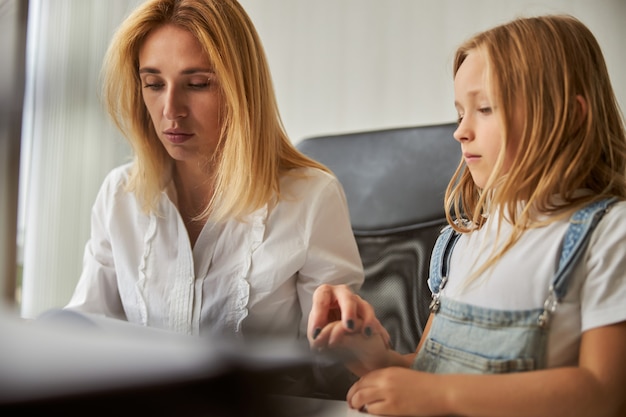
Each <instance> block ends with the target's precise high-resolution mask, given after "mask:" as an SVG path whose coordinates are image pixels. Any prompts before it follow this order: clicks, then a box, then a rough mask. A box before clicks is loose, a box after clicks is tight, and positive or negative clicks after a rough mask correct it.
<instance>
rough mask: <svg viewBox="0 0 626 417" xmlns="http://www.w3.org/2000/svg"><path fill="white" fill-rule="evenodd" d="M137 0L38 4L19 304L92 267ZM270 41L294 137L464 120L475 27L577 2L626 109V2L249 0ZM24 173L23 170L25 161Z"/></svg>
mask: <svg viewBox="0 0 626 417" xmlns="http://www.w3.org/2000/svg"><path fill="white" fill-rule="evenodd" d="M139 1H140V0H115V1H111V0H108V1H106V2H103V1H102V0H31V3H32V4H38V5H39V6H40V8H41V9H40V14H39V15H37V16H34V17H33V16H31V17H33V18H34V19H35V20H34V23H35V25H36V27H37V30H36V31H35V32H34V35H33V36H32V37H31V41H33V43H34V45H35V48H34V51H32V54H31V62H34V66H33V68H34V70H33V74H31V78H30V81H31V87H30V88H31V90H29V92H28V95H27V100H28V101H29V104H28V105H29V107H28V109H27V110H28V111H29V112H30V113H29V116H28V117H27V121H26V123H25V126H24V131H25V132H26V134H25V140H26V143H25V145H27V146H26V148H28V149H29V154H28V155H27V156H26V158H25V159H26V160H24V159H23V160H22V162H23V165H22V166H23V167H26V168H25V169H24V170H25V171H26V172H23V177H27V178H28V181H25V182H27V184H28V189H27V190H26V197H24V201H25V203H24V204H23V205H22V207H23V210H22V212H23V213H24V216H25V221H24V227H25V230H24V232H25V240H24V288H23V304H22V315H23V316H25V317H34V316H36V315H38V314H39V313H40V312H42V311H44V310H47V309H49V308H52V307H59V306H62V305H64V304H65V303H66V302H67V301H68V299H69V297H70V295H71V292H72V289H73V287H74V285H75V283H76V280H77V279H78V275H79V273H80V269H81V259H82V247H83V245H84V243H85V241H86V239H87V236H88V233H89V215H90V206H91V204H92V203H93V199H94V197H95V194H96V192H97V188H98V186H99V183H100V181H101V179H102V177H103V175H104V173H105V172H106V171H107V170H108V169H110V168H111V167H112V166H113V165H116V164H119V163H122V162H124V161H125V158H126V157H127V156H128V155H127V152H125V149H124V147H123V146H121V145H120V140H119V138H118V137H116V133H115V131H114V130H112V129H111V127H110V125H109V124H108V121H107V119H106V116H105V115H104V113H103V112H102V110H101V109H100V107H99V102H98V99H97V96H96V94H97V85H96V84H97V75H98V74H97V72H98V70H99V65H100V61H101V56H102V53H103V52H104V48H105V47H106V44H107V43H108V38H109V37H110V35H111V33H112V30H113V28H114V27H115V26H117V24H118V23H119V22H120V21H121V19H122V18H123V16H124V15H125V13H126V12H127V11H128V9H129V7H131V5H132V4H136V3H138V2H139ZM241 2H242V4H243V5H244V7H245V8H246V9H247V10H248V12H249V14H250V15H251V17H252V19H253V20H254V22H255V24H256V26H257V29H258V31H259V33H260V35H261V38H262V39H263V41H264V45H265V47H266V52H267V55H268V57H269V61H270V66H271V69H272V73H273V78H274V83H275V88H276V92H277V95H278V102H279V106H280V110H281V113H282V116H283V121H284V123H285V126H286V128H287V131H288V133H289V134H290V135H291V137H292V139H293V140H294V141H299V140H301V139H302V138H305V137H308V136H313V135H320V134H327V133H339V132H349V131H359V130H370V129H380V128H387V127H398V126H408V125H422V124H431V123H439V122H448V121H452V120H455V119H456V114H455V111H454V107H453V105H452V103H453V96H452V76H451V58H452V54H453V52H454V50H455V48H456V46H457V45H458V44H459V43H460V42H461V41H462V40H464V39H465V38H466V37H468V36H469V35H471V34H473V33H474V32H477V31H480V30H483V29H486V28H488V27H490V26H493V25H496V24H499V23H503V22H504V21H507V20H510V19H511V18H513V17H515V16H518V15H530V14H538V13H545V12H554V13H556V12H566V13H570V14H573V15H575V16H577V17H579V18H580V19H581V20H583V21H584V22H585V23H586V24H587V25H588V26H589V27H590V28H591V30H592V31H594V32H595V33H596V35H597V37H598V40H599V42H600V44H601V45H602V47H603V48H604V52H605V55H606V59H607V62H608V65H609V71H610V73H611V75H612V77H613V84H614V87H615V89H616V92H617V95H618V99H619V101H620V102H621V104H622V107H623V108H625V109H626V76H625V75H624V72H623V71H622V68H625V67H626V56H625V54H624V53H623V49H622V47H623V45H622V44H623V43H624V40H625V39H626V25H624V22H626V1H625V0H543V1H538V0H535V1H530V0H472V1H469V0H467V1H466V0H430V1H426V0H241ZM24 170H23V171H24Z"/></svg>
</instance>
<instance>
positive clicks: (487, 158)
mask: <svg viewBox="0 0 626 417" xmlns="http://www.w3.org/2000/svg"><path fill="white" fill-rule="evenodd" d="M486 71H487V63H486V61H485V58H484V56H483V55H482V54H480V53H478V52H477V51H471V52H470V53H469V54H468V56H467V57H466V58H465V61H463V63H462V64H461V66H460V67H459V70H458V71H457V73H456V76H455V78H454V96H455V101H454V105H455V107H456V110H457V112H458V115H459V126H458V128H457V129H456V131H455V132H454V138H455V139H456V140H457V141H458V142H459V143H460V144H461V150H462V152H463V157H464V158H465V163H466V164H467V167H468V169H469V171H470V173H471V175H472V179H473V180H474V183H476V185H477V186H478V187H480V188H484V187H485V185H486V184H487V181H488V179H489V176H490V175H491V173H492V171H493V169H494V167H495V165H496V162H497V160H498V155H499V153H500V148H501V147H502V134H501V132H502V130H501V122H500V117H499V116H498V114H497V113H498V111H499V109H497V108H496V107H494V103H491V101H490V98H489V95H488V85H487V72H486ZM514 148H515V146H514V144H513V143H512V144H511V146H509V147H508V149H507V151H506V154H505V159H504V166H503V167H502V168H503V169H502V173H503V174H505V173H507V172H508V171H509V168H510V167H511V163H512V161H513V157H514Z"/></svg>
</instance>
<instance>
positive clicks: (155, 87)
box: [143, 83, 163, 90]
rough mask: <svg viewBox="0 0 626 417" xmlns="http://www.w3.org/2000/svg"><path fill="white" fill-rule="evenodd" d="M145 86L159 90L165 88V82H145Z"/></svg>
mask: <svg viewBox="0 0 626 417" xmlns="http://www.w3.org/2000/svg"><path fill="white" fill-rule="evenodd" d="M143 88H148V89H150V90H159V89H161V88H163V83H144V85H143Z"/></svg>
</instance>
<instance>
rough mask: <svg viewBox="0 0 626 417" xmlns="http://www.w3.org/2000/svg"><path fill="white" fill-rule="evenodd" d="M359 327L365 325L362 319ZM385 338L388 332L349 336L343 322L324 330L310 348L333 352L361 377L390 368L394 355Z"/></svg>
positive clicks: (327, 326) (350, 334)
mask: <svg viewBox="0 0 626 417" xmlns="http://www.w3.org/2000/svg"><path fill="white" fill-rule="evenodd" d="M356 324H357V325H358V326H361V325H362V323H361V322H360V320H357V323H356ZM386 337H387V334H386V333H385V334H380V333H372V334H368V335H363V334H362V333H349V332H347V331H346V330H345V328H344V326H343V325H342V323H341V322H340V321H335V322H332V323H330V324H328V325H326V326H325V327H324V328H323V329H322V330H321V332H320V333H319V335H318V336H317V338H316V339H315V340H314V341H312V342H311V347H312V348H314V349H317V350H318V351H320V352H330V353H331V354H333V355H334V356H335V357H338V358H339V359H341V360H343V361H344V364H345V366H346V367H347V368H348V369H349V370H350V371H351V372H352V373H354V374H355V375H358V376H362V375H365V374H366V373H368V372H370V371H372V370H375V369H380V368H384V367H386V366H389V365H390V362H391V360H392V359H391V358H392V356H391V355H392V353H391V351H390V350H389V344H388V343H387V341H386V339H385V338H386Z"/></svg>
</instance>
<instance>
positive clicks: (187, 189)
mask: <svg viewBox="0 0 626 417" xmlns="http://www.w3.org/2000/svg"><path fill="white" fill-rule="evenodd" d="M190 165H194V166H190ZM173 180H174V186H175V187H176V194H177V200H178V201H177V206H178V211H179V213H180V216H181V217H182V219H183V222H184V223H185V227H186V228H187V233H188V234H189V239H190V241H191V245H192V246H193V245H194V244H195V242H196V240H197V238H198V236H199V235H200V232H201V231H202V228H203V227H204V224H205V223H206V218H202V219H198V216H200V215H201V214H203V213H204V212H205V210H206V209H207V206H208V204H209V202H210V201H211V198H212V197H213V192H214V182H213V178H212V173H211V172H210V171H207V170H205V169H202V168H200V167H198V166H197V165H195V164H185V163H182V162H178V163H176V165H175V167H174V174H173Z"/></svg>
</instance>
